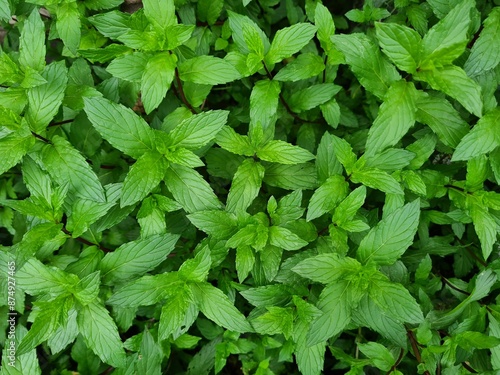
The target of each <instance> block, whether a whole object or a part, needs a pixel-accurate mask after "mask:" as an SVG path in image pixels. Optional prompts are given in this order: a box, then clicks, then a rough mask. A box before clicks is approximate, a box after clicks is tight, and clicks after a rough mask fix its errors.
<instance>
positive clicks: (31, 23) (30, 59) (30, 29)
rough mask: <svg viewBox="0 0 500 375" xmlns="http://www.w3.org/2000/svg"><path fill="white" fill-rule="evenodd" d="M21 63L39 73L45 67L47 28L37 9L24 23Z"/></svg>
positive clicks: (20, 43)
mask: <svg viewBox="0 0 500 375" xmlns="http://www.w3.org/2000/svg"><path fill="white" fill-rule="evenodd" d="M19 63H20V64H21V65H22V66H24V67H28V66H29V67H30V68H32V69H34V70H38V71H40V70H42V69H43V67H44V66H45V28H44V25H43V21H42V19H41V17H40V14H39V13H38V9H37V8H35V9H33V11H32V12H31V14H30V16H29V17H28V19H27V20H26V22H25V23H24V28H23V32H22V34H21V38H20V39H19Z"/></svg>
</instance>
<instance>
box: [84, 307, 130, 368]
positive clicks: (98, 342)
mask: <svg viewBox="0 0 500 375" xmlns="http://www.w3.org/2000/svg"><path fill="white" fill-rule="evenodd" d="M77 322H78V330H79V331H80V334H81V335H82V336H83V339H84V341H85V344H87V346H88V347H89V348H90V349H92V351H93V352H94V353H95V354H97V355H98V356H99V358H101V360H102V361H103V362H105V363H108V364H110V365H111V366H114V367H121V366H123V365H124V364H125V351H124V350H123V343H122V342H121V339H120V336H119V335H118V328H117V327H116V324H115V322H114V320H113V319H112V318H111V316H110V315H109V312H108V310H106V309H105V308H104V306H102V305H101V304H100V303H99V302H97V301H96V302H93V303H91V304H88V305H87V306H84V307H82V308H81V309H80V310H79V311H78V317H77Z"/></svg>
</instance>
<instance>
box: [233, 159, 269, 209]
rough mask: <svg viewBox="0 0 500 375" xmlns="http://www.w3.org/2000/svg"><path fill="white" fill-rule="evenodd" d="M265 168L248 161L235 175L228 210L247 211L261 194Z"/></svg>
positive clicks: (250, 160)
mask: <svg viewBox="0 0 500 375" xmlns="http://www.w3.org/2000/svg"><path fill="white" fill-rule="evenodd" d="M264 172H265V169H264V167H263V166H262V165H261V164H260V163H258V162H255V161H254V160H253V159H246V160H245V161H244V162H243V163H241V165H240V166H239V167H238V170H237V171H236V173H235V174H234V177H233V182H232V183H231V189H230V190H229V194H228V196H227V202H226V210H227V211H229V212H237V211H240V210H241V211H245V210H246V209H247V208H248V207H249V206H250V205H251V204H252V202H253V200H254V199H255V197H257V195H258V194H259V190H260V188H261V185H262V179H263V178H264Z"/></svg>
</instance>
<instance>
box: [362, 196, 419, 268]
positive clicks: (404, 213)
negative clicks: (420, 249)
mask: <svg viewBox="0 0 500 375" xmlns="http://www.w3.org/2000/svg"><path fill="white" fill-rule="evenodd" d="M419 216H420V201H419V200H418V199H416V200H414V201H413V202H412V203H408V204H406V205H404V206H403V207H401V208H399V209H397V210H395V211H393V212H392V213H391V214H389V215H387V217H385V218H383V219H382V220H381V221H380V222H379V223H378V224H377V225H376V226H375V227H374V228H372V229H371V230H370V232H369V233H368V234H367V235H366V236H365V238H363V240H362V241H361V243H360V244H359V248H358V251H357V255H358V259H359V260H360V261H361V262H363V263H368V262H369V261H373V262H376V263H377V264H380V265H382V264H393V263H394V262H395V261H396V260H397V259H398V258H399V257H400V256H401V255H402V254H403V253H404V252H405V251H406V249H407V248H408V247H409V246H410V245H411V244H412V242H413V237H414V236H415V232H416V231H417V226H418V221H419Z"/></svg>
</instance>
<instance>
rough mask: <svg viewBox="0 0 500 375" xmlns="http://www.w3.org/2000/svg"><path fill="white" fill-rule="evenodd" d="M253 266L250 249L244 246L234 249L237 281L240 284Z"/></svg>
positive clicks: (253, 261) (253, 258) (253, 257)
mask: <svg viewBox="0 0 500 375" xmlns="http://www.w3.org/2000/svg"><path fill="white" fill-rule="evenodd" d="M254 264H255V254H254V252H253V250H252V248H251V247H250V246H246V245H243V246H239V247H238V248H237V249H236V272H237V273H238V281H239V282H240V283H242V282H243V281H244V280H245V279H246V278H247V277H248V274H249V273H250V271H251V270H252V269H253V267H254ZM244 297H245V296H244ZM245 298H246V297H245Z"/></svg>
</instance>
